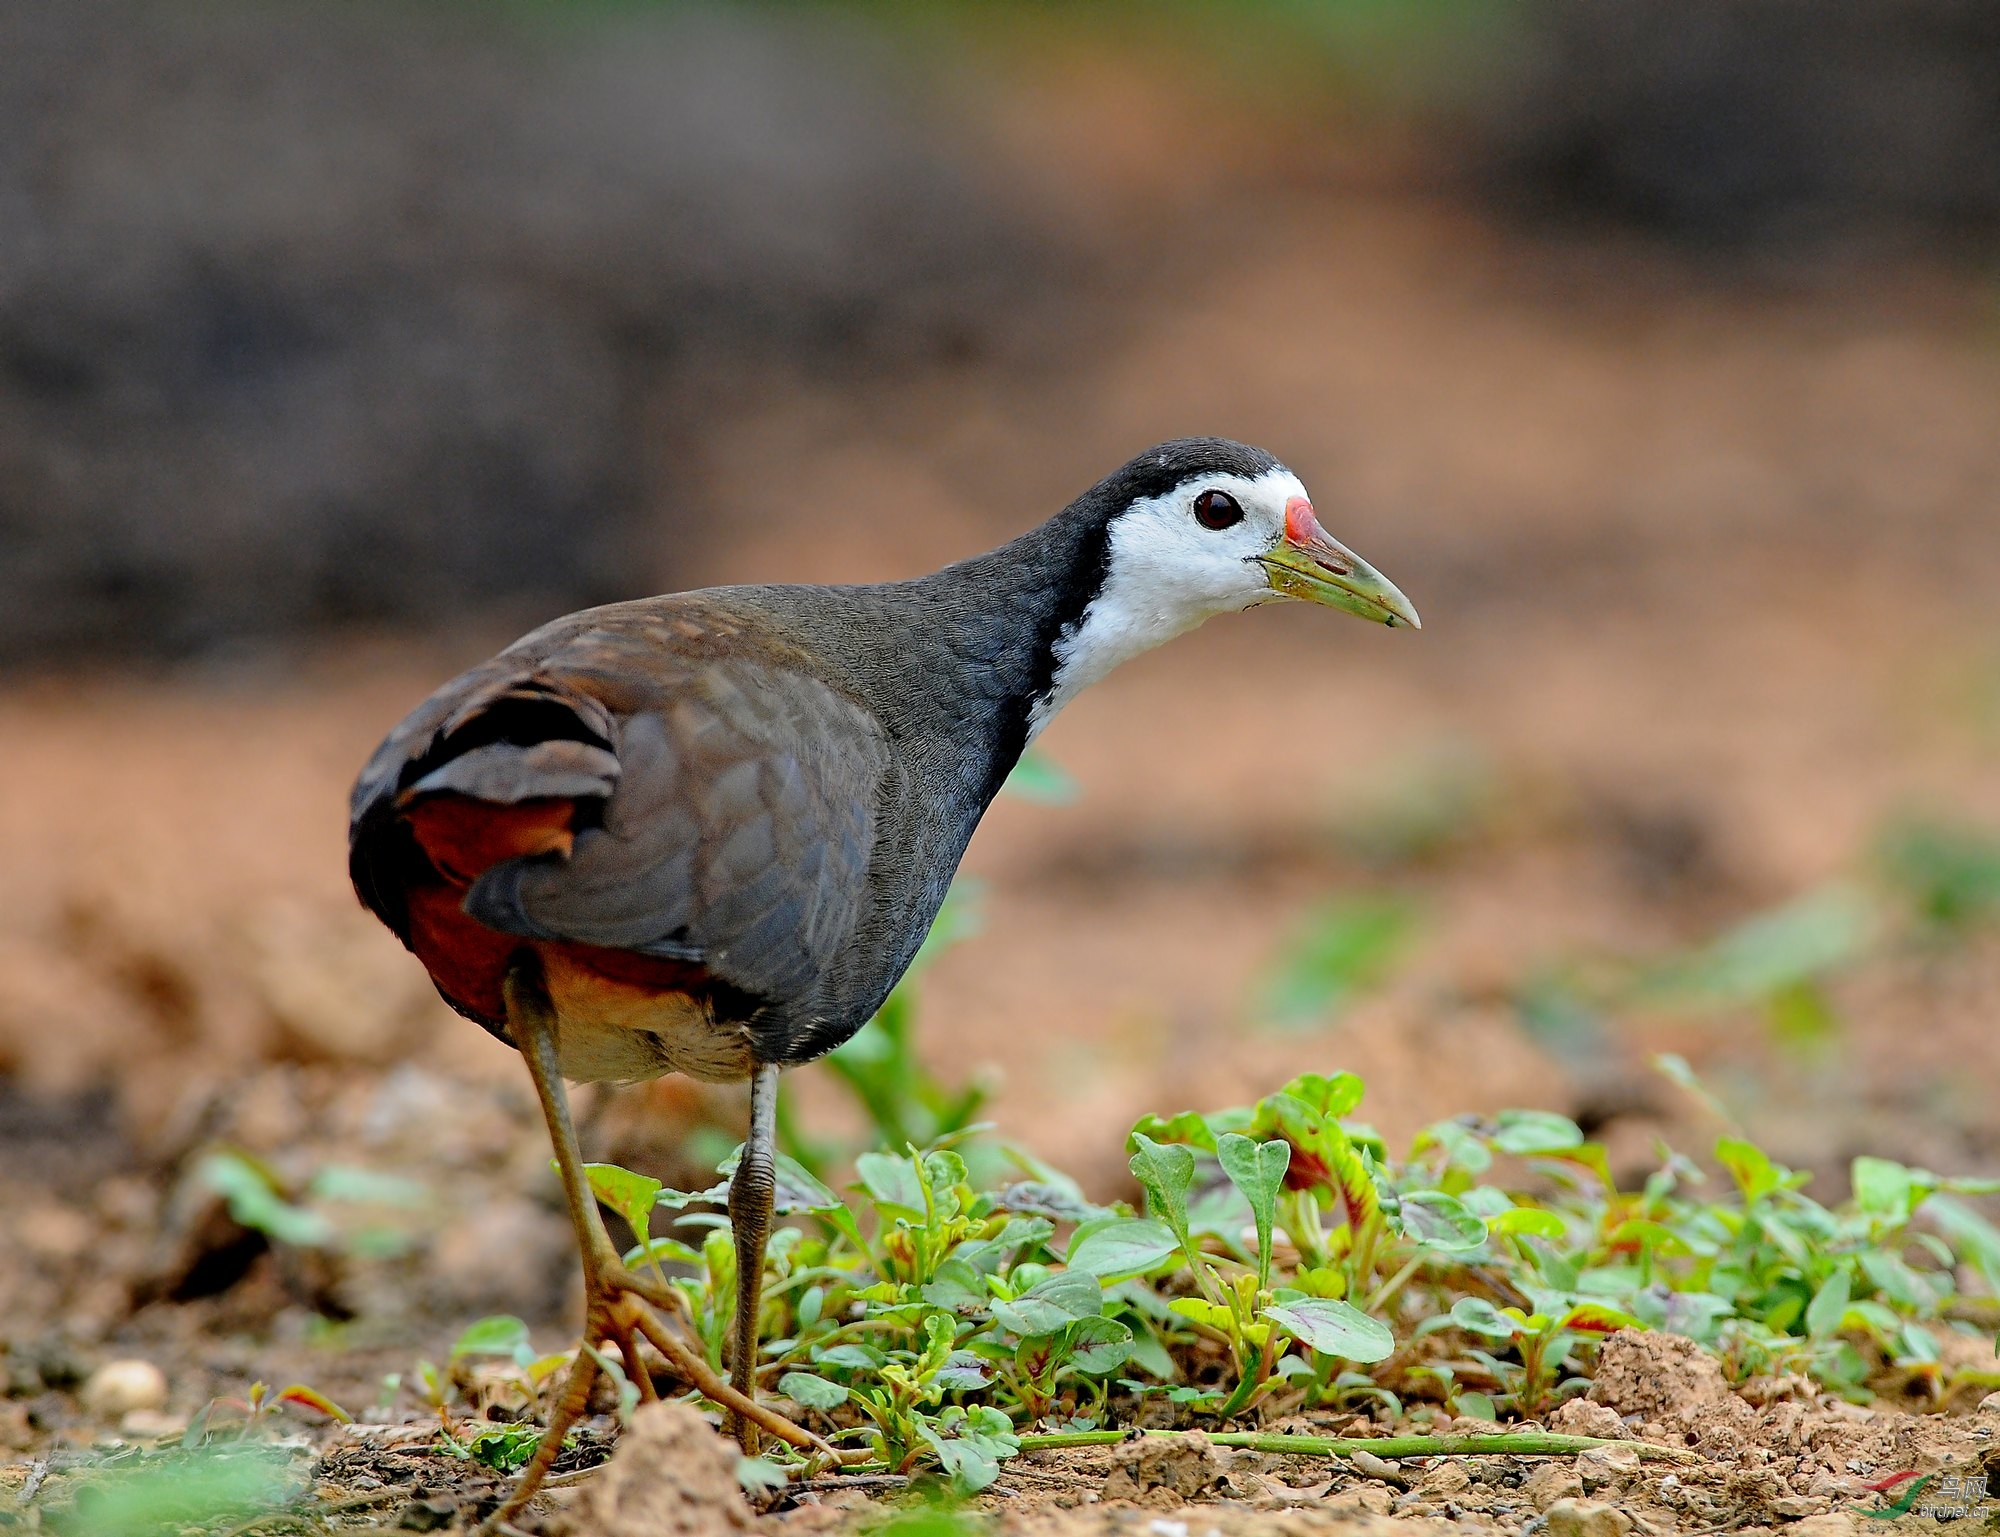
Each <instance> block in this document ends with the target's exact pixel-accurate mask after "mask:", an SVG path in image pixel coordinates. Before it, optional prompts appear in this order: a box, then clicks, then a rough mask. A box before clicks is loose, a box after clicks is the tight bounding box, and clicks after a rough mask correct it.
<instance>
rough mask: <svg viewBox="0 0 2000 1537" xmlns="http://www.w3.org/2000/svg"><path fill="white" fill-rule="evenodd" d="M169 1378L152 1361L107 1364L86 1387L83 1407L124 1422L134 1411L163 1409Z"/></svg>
mask: <svg viewBox="0 0 2000 1537" xmlns="http://www.w3.org/2000/svg"><path fill="white" fill-rule="evenodd" d="M166 1405H167V1374H166V1373H165V1372H163V1371H161V1370H160V1369H159V1368H158V1367H157V1366H155V1365H154V1364H153V1363H152V1362H151V1361H142V1360H139V1359H138V1358H137V1357H133V1358H131V1359H129V1360H124V1361H107V1362H106V1363H105V1364H104V1365H102V1366H100V1367H98V1369H97V1370H96V1371H94V1372H92V1373H91V1374H90V1380H89V1381H88V1382H86V1383H84V1385H83V1406H84V1407H85V1408H86V1409H88V1410H90V1412H91V1413H92V1414H99V1415H102V1416H104V1418H106V1419H117V1418H123V1417H124V1416H125V1415H128V1414H130V1413H131V1412H132V1411H133V1410H134V1409H164V1408H165V1407H166Z"/></svg>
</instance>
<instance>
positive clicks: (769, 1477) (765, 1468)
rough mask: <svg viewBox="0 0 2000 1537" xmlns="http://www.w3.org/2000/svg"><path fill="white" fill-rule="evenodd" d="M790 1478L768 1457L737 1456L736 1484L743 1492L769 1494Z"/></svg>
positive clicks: (783, 1485)
mask: <svg viewBox="0 0 2000 1537" xmlns="http://www.w3.org/2000/svg"><path fill="white" fill-rule="evenodd" d="M790 1481H791V1480H790V1479H789V1478H787V1477H786V1474H785V1470H784V1469H783V1468H781V1467H779V1466H778V1465H777V1464H776V1463H775V1462H772V1461H771V1460H770V1459H769V1458H768V1457H738V1458H737V1459H736V1484H737V1487H738V1488H740V1489H741V1490H742V1491H743V1492H744V1493H745V1494H769V1493H771V1492H772V1491H773V1490H776V1489H782V1488H784V1487H785V1485H786V1484H787V1483H789V1482H790Z"/></svg>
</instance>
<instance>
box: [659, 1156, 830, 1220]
mask: <svg viewBox="0 0 2000 1537" xmlns="http://www.w3.org/2000/svg"><path fill="white" fill-rule="evenodd" d="M742 1157H743V1144H742V1143H740V1142H739V1143H737V1144H736V1148H735V1151H733V1152H732V1153H730V1155H729V1156H728V1157H727V1158H725V1159H723V1160H722V1163H721V1165H720V1166H719V1167H718V1168H717V1169H716V1173H718V1174H720V1175H722V1177H723V1183H722V1184H720V1185H717V1186H716V1187H714V1188H713V1189H712V1190H705V1191H702V1192H701V1193H700V1194H699V1195H698V1196H694V1197H686V1196H682V1195H681V1194H680V1192H678V1191H667V1192H665V1193H663V1194H662V1195H661V1196H660V1197H659V1204H660V1205H662V1206H673V1207H681V1206H685V1205H687V1204H688V1201H689V1200H690V1199H695V1200H709V1201H714V1202H716V1203H717V1204H722V1203H726V1202H727V1201H728V1199H729V1184H728V1181H729V1180H730V1178H731V1177H732V1176H734V1175H735V1173H736V1165H737V1163H738V1161H739V1160H741V1158H742ZM772 1173H773V1174H774V1175H775V1177H776V1183H775V1187H774V1189H773V1191H772V1200H771V1209H772V1210H773V1211H774V1212H776V1213H777V1214H778V1215H779V1216H781V1217H790V1216H795V1215H797V1214H798V1213H800V1212H812V1213H825V1212H831V1211H841V1210H844V1209H845V1204H846V1203H845V1202H843V1201H842V1200H841V1199H840V1197H839V1196H837V1195H835V1194H834V1193H833V1192H832V1191H831V1190H829V1189H828V1188H827V1187H826V1186H825V1185H824V1184H822V1183H821V1182H820V1180H819V1179H818V1178H817V1177H816V1176H815V1175H814V1174H813V1172H812V1171H811V1170H810V1169H808V1168H807V1167H806V1166H805V1165H804V1164H802V1163H800V1162H799V1161H798V1160H797V1159H796V1158H792V1157H788V1156H787V1155H786V1154H784V1153H779V1154H778V1155H777V1157H776V1159H775V1161H774V1162H773V1165H772Z"/></svg>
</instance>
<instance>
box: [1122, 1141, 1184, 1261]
mask: <svg viewBox="0 0 2000 1537" xmlns="http://www.w3.org/2000/svg"><path fill="white" fill-rule="evenodd" d="M1131 1145H1132V1157H1131V1160H1130V1162H1129V1164H1128V1165H1127V1167H1129V1168H1130V1169H1131V1171H1132V1177H1133V1178H1134V1179H1136V1180H1138V1182H1139V1183H1140V1185H1141V1186H1142V1187H1143V1188H1144V1189H1145V1192H1146V1201H1147V1205H1148V1208H1149V1209H1150V1210H1151V1211H1152V1212H1153V1214H1154V1215H1155V1216H1157V1217H1158V1218H1159V1219H1160V1220H1161V1221H1163V1222H1165V1223H1166V1224H1167V1226H1168V1227H1170V1228H1171V1229H1173V1233H1174V1238H1175V1239H1176V1240H1177V1241H1178V1242H1179V1244H1180V1246H1181V1248H1182V1249H1183V1250H1186V1251H1188V1255H1189V1261H1188V1262H1189V1263H1190V1264H1193V1263H1195V1260H1194V1256H1193V1247H1194V1246H1193V1244H1192V1243H1191V1241H1190V1240H1189V1236H1188V1215H1187V1198H1188V1191H1189V1190H1190V1189H1192V1188H1193V1186H1194V1154H1193V1153H1192V1152H1190V1151H1189V1150H1188V1149H1187V1148H1185V1147H1182V1146H1180V1145H1179V1144H1177V1143H1159V1142H1155V1141H1154V1140H1153V1139H1152V1138H1151V1137H1149V1136H1147V1135H1146V1134H1145V1133H1144V1132H1143V1131H1135V1132H1133V1133H1132V1143H1131Z"/></svg>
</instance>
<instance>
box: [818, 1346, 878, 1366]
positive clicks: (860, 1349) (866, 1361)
mask: <svg viewBox="0 0 2000 1537" xmlns="http://www.w3.org/2000/svg"><path fill="white" fill-rule="evenodd" d="M813 1362H814V1364H815V1365H818V1366H834V1367H839V1368H841V1369H842V1370H844V1371H851V1372H879V1371H880V1370H881V1369H882V1368H883V1367H884V1366H887V1365H888V1364H889V1358H888V1357H887V1356H885V1355H883V1354H882V1352H881V1351H879V1350H877V1349H875V1347H874V1346H872V1345H832V1346H829V1347H828V1348H826V1349H825V1350H820V1351H816V1352H814V1354H813Z"/></svg>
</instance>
